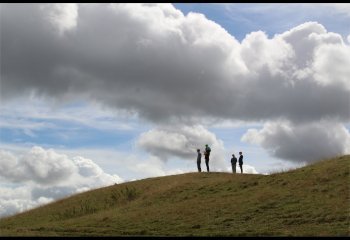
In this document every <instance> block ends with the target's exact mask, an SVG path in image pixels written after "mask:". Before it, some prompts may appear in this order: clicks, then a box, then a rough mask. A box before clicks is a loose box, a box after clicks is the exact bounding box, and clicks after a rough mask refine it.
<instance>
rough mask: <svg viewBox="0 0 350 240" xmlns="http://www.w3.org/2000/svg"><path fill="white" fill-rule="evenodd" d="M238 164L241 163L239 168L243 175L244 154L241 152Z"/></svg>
mask: <svg viewBox="0 0 350 240" xmlns="http://www.w3.org/2000/svg"><path fill="white" fill-rule="evenodd" d="M238 163H239V168H240V169H241V173H243V155H242V152H239V160H238Z"/></svg>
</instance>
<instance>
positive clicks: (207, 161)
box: [205, 158, 209, 172]
mask: <svg viewBox="0 0 350 240" xmlns="http://www.w3.org/2000/svg"><path fill="white" fill-rule="evenodd" d="M205 165H207V171H208V172H209V158H206V159H205Z"/></svg>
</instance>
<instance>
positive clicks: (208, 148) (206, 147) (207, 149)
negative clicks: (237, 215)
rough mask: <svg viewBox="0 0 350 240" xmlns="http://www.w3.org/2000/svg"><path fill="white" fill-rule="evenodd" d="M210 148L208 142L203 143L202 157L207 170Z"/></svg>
mask: <svg viewBox="0 0 350 240" xmlns="http://www.w3.org/2000/svg"><path fill="white" fill-rule="evenodd" d="M210 152H211V149H210V147H209V146H208V144H205V151H204V158H205V165H207V171H208V172H209V156H210Z"/></svg>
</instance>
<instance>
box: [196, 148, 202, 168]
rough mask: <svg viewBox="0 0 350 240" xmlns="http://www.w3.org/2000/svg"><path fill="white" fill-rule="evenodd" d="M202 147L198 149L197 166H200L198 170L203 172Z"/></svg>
mask: <svg viewBox="0 0 350 240" xmlns="http://www.w3.org/2000/svg"><path fill="white" fill-rule="evenodd" d="M200 151H201V150H200V149H197V168H198V172H201V171H202V169H201V160H202V154H201V152H200Z"/></svg>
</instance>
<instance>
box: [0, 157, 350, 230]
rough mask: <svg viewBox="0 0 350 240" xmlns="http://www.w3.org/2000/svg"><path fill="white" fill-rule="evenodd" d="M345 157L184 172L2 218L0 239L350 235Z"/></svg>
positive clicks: (349, 160) (349, 184) (349, 161)
mask: <svg viewBox="0 0 350 240" xmlns="http://www.w3.org/2000/svg"><path fill="white" fill-rule="evenodd" d="M349 170H350V155H347V156H341V157H337V158H333V159H327V160H323V161H320V162H317V163H315V164H312V165H308V166H306V167H303V168H299V169H295V170H292V171H287V172H282V173H275V174H272V175H266V176H265V175H254V174H242V175H241V174H230V173H219V172H214V173H205V172H202V173H186V174H179V175H173V176H165V177H156V178H148V179H143V180H139V181H134V182H127V183H123V184H118V185H113V186H109V187H104V188H100V189H96V190H92V191H89V192H85V193H81V194H77V195H74V196H71V197H69V198H65V199H62V200H59V201H56V202H54V203H51V204H48V205H45V206H42V207H39V208H36V209H33V210H30V211H27V212H24V213H21V214H17V215H15V216H11V217H7V218H3V219H1V220H0V236H119V235H123V236H125V235H128V236H129V235H132V236H136V235H143V236H350V193H349V190H350V177H349Z"/></svg>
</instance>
